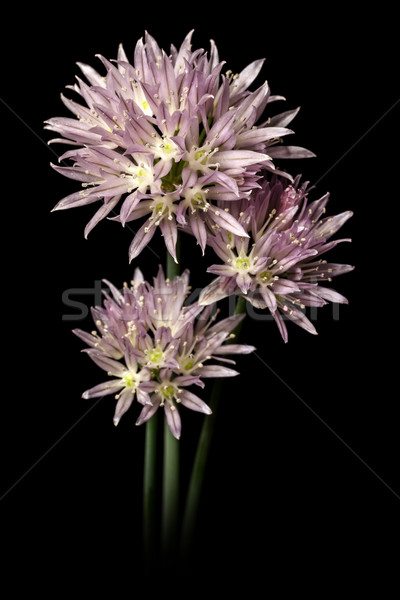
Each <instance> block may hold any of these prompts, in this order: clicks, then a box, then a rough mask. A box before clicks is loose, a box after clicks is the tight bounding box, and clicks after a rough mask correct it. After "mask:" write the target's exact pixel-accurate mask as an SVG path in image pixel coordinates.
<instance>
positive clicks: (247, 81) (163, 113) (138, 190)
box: [46, 32, 313, 260]
mask: <svg viewBox="0 0 400 600" xmlns="http://www.w3.org/2000/svg"><path fill="white" fill-rule="evenodd" d="M191 35H192V32H190V33H189V34H188V35H187V36H186V38H185V40H184V41H183V43H182V45H181V47H180V48H179V50H177V49H176V48H175V47H174V46H172V47H171V52H170V54H169V55H167V54H166V53H165V52H164V51H163V50H162V49H161V48H160V47H159V46H158V44H157V42H156V41H155V39H154V38H153V37H152V36H151V35H149V34H148V33H146V35H145V40H144V42H143V40H142V39H140V40H139V41H138V42H137V44H136V47H135V50H134V59H133V64H131V63H130V62H129V60H128V58H127V56H126V54H125V51H124V49H123V47H122V46H120V47H119V50H118V56H117V60H115V61H113V62H110V61H108V60H106V59H105V58H104V57H102V56H100V57H99V58H100V60H101V61H102V63H103V66H104V67H105V71H106V72H105V75H104V76H103V75H101V74H99V73H98V72H97V71H96V70H95V69H93V68H92V67H90V66H89V65H86V64H80V63H78V65H79V67H80V69H81V71H82V73H83V75H84V76H85V78H86V80H87V81H88V83H86V82H84V81H83V80H82V79H80V78H78V79H77V83H76V84H75V85H74V86H69V87H70V88H71V89H72V90H74V91H75V92H76V93H77V94H78V95H79V96H80V97H81V101H80V102H76V101H75V100H71V99H69V98H66V97H64V96H62V100H63V102H64V104H65V106H66V107H67V108H68V109H69V110H70V111H71V112H72V113H74V115H75V118H66V117H57V118H52V119H49V120H48V121H46V128H47V129H49V130H51V131H54V132H56V133H58V134H59V135H61V136H62V137H61V138H56V139H54V140H52V142H59V143H66V144H70V145H71V146H72V149H71V150H69V151H67V152H66V153H64V154H63V155H62V156H61V157H60V160H61V161H62V162H65V161H71V162H72V165H71V166H57V165H52V166H53V167H54V169H56V171H58V172H59V173H62V174H63V175H65V176H67V177H69V178H72V179H75V180H77V181H79V182H80V183H81V184H82V189H81V190H79V191H77V192H74V193H72V194H70V195H69V196H67V197H65V198H63V199H62V200H61V201H60V202H59V203H58V204H57V205H56V206H55V208H54V210H63V209H67V208H71V207H76V206H82V205H86V204H90V203H94V202H97V201H102V205H101V207H100V208H99V209H98V210H97V212H96V213H95V214H94V216H93V218H92V219H91V220H90V221H89V223H88V224H87V226H86V229H85V236H87V235H88V233H89V232H90V231H91V230H92V229H93V227H94V226H95V225H97V224H98V223H99V221H100V220H101V219H104V218H105V217H107V216H108V215H113V214H114V215H116V216H115V217H113V218H114V220H118V221H120V222H121V223H122V225H125V223H127V222H129V221H132V220H134V219H139V218H143V217H146V220H145V222H144V223H143V224H142V226H141V227H140V229H139V230H138V231H137V233H136V235H135V237H134V239H133V240H132V243H131V246H130V250H129V256H130V259H131V260H132V259H133V258H135V257H136V256H138V254H139V253H140V252H141V250H142V249H143V248H144V246H145V245H147V244H148V242H149V241H150V239H151V238H152V236H153V235H154V233H155V231H156V230H157V229H158V227H159V228H160V230H161V233H162V235H163V237H164V240H165V244H166V247H167V249H168V251H169V252H170V253H171V255H172V256H173V257H174V258H175V260H176V251H175V247H176V239H177V230H178V228H183V229H185V228H186V229H188V230H189V231H190V233H192V234H193V235H194V236H195V238H196V240H197V242H198V244H199V245H200V247H201V248H202V250H203V252H204V249H205V247H206V245H207V243H208V240H209V239H210V238H211V239H212V237H213V235H214V234H215V233H216V232H218V231H219V230H223V231H227V232H230V233H231V234H234V235H239V236H244V237H246V235H247V233H246V231H245V230H244V229H243V226H242V224H241V223H240V222H239V221H238V219H237V218H236V217H235V216H234V212H231V210H230V205H231V204H232V205H234V204H236V202H234V201H240V200H241V199H247V198H248V195H249V193H250V191H251V190H252V189H254V188H255V187H257V186H258V180H259V177H260V175H259V171H260V169H261V168H263V169H267V170H269V171H274V170H275V172H276V169H275V165H274V163H273V159H275V158H296V157H301V158H303V157H308V156H313V154H312V153H311V152H309V151H308V150H305V149H304V148H298V147H296V146H283V145H282V144H281V142H282V137H284V136H286V135H288V134H290V133H293V132H292V131H291V130H290V129H288V128H287V125H288V124H289V123H290V122H291V120H292V119H293V118H294V116H295V115H296V113H297V109H296V110H289V111H286V112H284V113H281V114H279V115H277V116H275V117H272V118H269V119H267V120H265V121H264V122H261V123H260V122H259V119H260V117H261V115H262V114H263V112H264V109H265V107H266V105H267V104H268V103H269V102H272V101H274V100H277V99H283V98H282V97H280V96H272V95H271V94H270V89H269V86H268V84H267V82H265V83H264V84H262V85H261V86H260V87H259V88H258V89H256V90H255V91H254V92H250V91H248V88H249V86H250V85H251V84H252V83H253V81H254V80H255V79H256V77H257V75H258V74H259V72H260V70H261V67H262V64H263V60H256V61H254V62H252V63H251V64H249V65H248V66H247V67H246V68H245V69H243V71H241V73H239V74H236V75H234V74H233V73H232V72H230V71H228V72H226V73H225V74H223V73H222V69H223V65H224V63H223V62H221V61H220V60H219V56H218V51H217V48H216V46H215V44H214V42H211V51H210V53H209V55H207V53H206V52H205V51H204V50H201V49H200V50H195V51H192V50H191ZM81 102H82V103H81ZM66 164H67V165H68V162H66ZM280 173H283V172H280ZM288 177H289V178H290V176H288ZM221 203H224V204H226V206H225V209H224V210H221V208H220V206H221ZM119 204H120V207H119V214H118V213H117V212H115V210H116V207H117V205H119ZM228 204H229V205H228Z"/></svg>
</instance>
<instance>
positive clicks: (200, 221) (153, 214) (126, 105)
mask: <svg viewBox="0 0 400 600" xmlns="http://www.w3.org/2000/svg"><path fill="white" fill-rule="evenodd" d="M191 35H192V32H190V33H189V34H188V35H187V36H186V38H185V39H184V41H183V43H182V45H181V47H180V48H179V49H176V48H175V47H174V46H171V51H170V54H169V55H167V54H166V53H165V52H164V50H162V49H161V48H160V47H159V46H158V44H157V42H156V41H155V39H154V38H153V37H152V36H151V35H149V34H148V33H146V35H145V38H144V41H143V39H140V40H139V41H138V42H137V44H136V47H135V50H134V57H133V64H131V63H130V62H129V60H128V58H127V56H126V54H125V51H124V49H123V47H122V46H120V47H119V50H118V56H117V59H116V60H115V61H112V62H110V61H108V60H106V59H105V58H104V57H102V56H100V57H99V58H100V60H101V62H102V63H103V66H104V68H105V74H104V75H101V74H100V73H98V72H97V71H96V70H94V69H93V68H92V67H90V66H89V65H86V64H81V63H78V65H79V67H80V69H81V71H82V73H83V75H84V77H85V78H86V80H87V82H88V83H85V82H84V81H83V80H82V79H80V78H77V83H76V84H75V85H73V86H69V88H70V89H72V90H73V91H74V92H76V93H77V94H78V95H79V96H80V100H79V102H76V101H75V100H71V99H69V98H66V97H64V96H62V100H63V102H64V104H65V106H66V107H67V108H68V109H69V110H70V111H71V112H72V113H74V115H75V118H65V117H58V118H53V119H50V120H48V121H46V128H47V129H49V130H51V131H54V132H56V133H57V134H59V135H61V136H62V137H59V138H56V139H54V140H51V141H52V142H58V143H64V144H68V145H70V146H71V147H72V148H71V149H69V150H68V151H67V152H65V153H64V154H63V155H62V156H61V157H60V161H61V162H62V163H64V162H65V166H64V165H63V166H59V165H52V166H53V167H54V169H55V170H56V171H58V172H59V173H61V174H63V175H65V176H67V177H69V178H71V179H74V180H77V181H79V182H80V183H81V184H82V189H80V190H79V191H77V192H74V193H72V194H70V195H69V196H67V197H66V198H63V199H62V200H61V201H60V202H59V203H58V204H57V205H56V206H55V208H54V210H63V209H67V208H71V207H76V206H83V205H87V204H91V203H94V202H97V201H100V202H101V203H102V204H101V206H100V208H99V209H98V210H97V212H96V213H95V214H94V216H93V217H92V219H91V220H90V221H89V223H88V224H87V226H86V229H85V236H87V235H88V234H89V232H90V231H91V230H92V229H93V227H95V226H96V225H97V224H98V223H99V221H101V220H102V219H104V218H105V217H108V218H110V219H111V220H114V221H119V222H120V223H121V224H122V225H125V224H126V223H128V222H130V221H134V220H137V219H142V220H143V222H142V224H141V226H140V228H139V229H138V231H137V233H136V234H135V236H134V238H133V240H132V242H131V245H130V249H129V257H130V260H132V259H134V258H136V257H137V256H138V255H139V254H140V252H141V251H142V249H143V248H144V247H145V246H146V245H147V244H148V243H149V242H150V240H151V239H152V237H153V235H154V234H155V232H156V230H157V229H158V228H159V229H160V231H161V234H162V236H163V237H164V241H165V245H166V248H167V250H168V252H169V253H170V254H171V256H172V257H173V258H174V260H175V261H176V262H178V260H177V256H176V244H177V238H178V231H183V232H185V233H189V234H190V235H192V236H194V238H195V239H196V241H197V243H198V245H199V246H200V248H201V250H202V252H203V254H204V252H205V249H206V247H207V246H208V247H210V248H212V249H213V250H214V251H215V253H216V254H217V256H218V257H219V258H220V259H221V260H222V264H215V265H212V266H210V267H209V269H208V271H209V272H210V273H213V274H215V275H217V278H216V279H215V280H214V281H212V282H211V283H210V285H208V286H207V287H206V288H205V289H204V290H203V291H202V293H201V295H200V299H199V301H198V302H196V303H194V304H192V305H190V306H184V302H185V299H186V298H187V295H188V291H189V287H188V277H189V276H188V272H185V273H184V274H183V275H182V276H180V277H177V278H175V279H174V280H172V281H169V280H168V279H165V277H164V274H163V272H162V270H160V271H159V273H158V275H157V277H156V278H155V280H154V285H153V286H152V285H150V284H149V283H147V282H145V281H144V280H143V277H142V275H141V273H140V271H138V270H136V271H135V278H134V280H133V282H132V285H131V287H128V286H125V287H124V289H123V290H122V291H119V290H117V289H116V288H115V287H114V286H113V285H112V284H110V283H108V282H107V283H108V285H109V288H110V293H107V294H106V299H105V302H104V307H103V308H102V307H96V308H95V309H93V315H94V320H95V323H96V327H97V331H96V332H93V333H91V334H89V333H86V332H84V331H82V330H79V329H78V330H75V333H76V334H77V335H78V336H79V337H80V338H82V339H83V340H84V341H85V342H86V343H87V344H88V345H89V349H87V350H86V351H87V353H88V354H89V356H90V357H91V358H92V359H93V360H94V362H95V363H96V364H98V365H99V366H100V367H101V368H103V369H104V370H105V371H106V372H107V373H108V375H109V376H111V377H113V379H108V380H107V381H106V382H104V383H101V384H99V385H97V386H95V387H94V388H92V389H90V390H88V391H86V392H85V393H84V397H85V398H93V397H97V396H103V395H107V394H116V399H117V401H118V402H117V406H116V411H115V417H114V422H115V424H117V423H118V421H119V419H120V418H121V416H122V415H123V414H124V413H125V412H126V411H127V410H128V408H129V407H130V405H131V404H132V401H133V400H134V398H136V400H137V401H138V403H139V404H140V405H142V407H143V408H142V410H141V412H140V415H139V417H138V420H137V424H141V423H143V422H145V421H147V420H148V419H149V418H150V417H151V416H152V415H153V414H154V413H155V412H156V411H157V409H158V408H159V407H160V406H162V407H164V409H165V414H166V419H167V421H168V424H169V427H170V429H171V431H172V433H173V435H174V436H175V437H177V438H179V436H180V431H181V420H180V415H179V411H178V410H177V405H178V404H182V405H183V406H186V407H187V408H190V409H192V410H196V411H200V412H203V413H209V412H210V409H209V407H208V406H207V405H206V404H205V403H204V402H203V401H202V400H201V399H200V398H199V397H198V396H196V395H195V394H194V393H193V392H192V391H189V390H188V389H187V388H188V387H190V386H193V385H194V386H200V387H202V386H203V385H204V384H203V382H202V378H207V377H229V376H232V375H236V374H237V372H236V371H234V370H232V369H231V368H230V367H227V366H224V365H218V364H215V363H212V364H209V361H211V360H219V361H227V362H228V363H232V362H233V361H232V360H231V359H226V358H223V356H224V355H226V354H237V353H239V354H240V353H248V352H251V351H252V350H254V348H253V347H252V346H246V345H239V344H231V343H230V344H225V342H226V341H227V340H228V339H229V337H230V335H231V332H232V330H233V329H234V328H235V327H236V325H237V324H238V323H239V321H240V320H241V319H242V318H243V315H242V316H233V317H230V318H228V319H224V320H222V321H221V322H219V323H214V321H215V314H216V313H215V311H214V303H215V302H217V301H218V300H221V299H222V298H225V297H226V296H230V295H237V296H243V297H245V298H246V299H247V300H248V301H249V302H250V303H251V304H252V305H254V306H255V307H257V308H258V309H267V310H269V311H270V313H271V314H272V315H273V317H274V319H275V321H276V323H277V324H278V327H279V330H280V332H281V335H282V337H283V339H284V340H285V341H287V329H286V324H285V317H287V318H288V319H290V320H292V321H294V322H295V323H297V324H298V325H300V326H301V327H303V328H304V329H306V330H307V331H309V332H310V333H316V331H315V328H314V326H313V324H312V323H311V322H310V321H309V320H308V319H307V317H306V315H305V313H304V309H305V308H306V307H310V306H312V307H314V306H322V305H324V304H325V303H326V302H327V301H332V302H339V303H343V302H346V299H345V298H344V297H343V296H342V295H341V294H339V293H337V292H335V291H333V290H331V289H329V288H327V287H325V286H324V285H320V284H321V283H323V282H325V281H330V280H331V278H332V277H333V276H336V275H339V274H342V273H346V272H348V271H350V270H351V269H352V268H353V267H351V266H350V265H341V264H336V263H328V262H327V261H326V260H324V259H321V258H320V257H321V256H322V255H324V254H325V253H326V252H327V251H328V250H330V249H332V248H333V247H334V246H335V245H336V244H338V243H339V242H340V241H344V240H336V241H333V240H331V238H332V236H333V235H334V234H335V233H336V231H337V230H338V229H339V228H340V227H341V226H342V225H343V224H344V223H345V222H346V220H347V219H348V218H349V217H350V216H351V214H352V213H351V212H350V211H347V212H344V213H342V214H339V215H336V216H334V217H326V216H324V215H325V210H326V208H325V207H326V204H327V202H328V197H329V196H328V194H327V195H325V196H323V197H322V198H320V199H319V200H316V201H313V202H309V201H308V197H307V196H308V184H307V183H303V184H301V182H300V178H299V177H296V178H295V179H293V178H292V177H291V176H290V175H289V174H288V173H287V172H285V171H283V170H279V169H277V168H276V166H275V164H274V161H275V160H276V159H285V158H307V157H310V156H314V155H313V154H312V152H310V151H308V150H306V149H304V148H300V147H297V146H286V145H284V144H283V143H282V138H284V137H285V136H286V135H288V134H291V133H293V131H292V130H291V129H288V127H287V126H288V125H289V124H290V123H291V121H292V120H293V118H294V117H295V116H296V114H297V112H298V109H294V110H288V111H286V112H283V113H280V114H278V115H276V116H272V117H269V118H267V119H266V120H265V117H264V120H261V117H262V115H263V113H264V110H265V109H266V107H267V105H268V104H269V103H271V102H273V101H276V100H283V99H284V98H282V97H281V96H273V95H271V94H270V89H269V86H268V84H267V82H265V83H263V84H262V85H261V86H260V87H258V89H256V90H255V91H253V92H251V91H249V89H248V88H249V86H250V85H251V84H252V83H253V82H254V81H255V79H256V78H257V76H258V74H259V73H260V70H261V67H262V65H263V60H262V59H260V60H256V61H254V62H252V63H250V64H249V65H248V66H247V67H246V68H245V69H243V71H241V72H240V73H238V74H236V75H235V74H233V73H232V72H231V71H227V72H225V73H223V72H222V70H223V66H224V62H221V61H220V60H219V56H218V51H217V48H216V46H215V44H214V43H213V42H212V41H211V49H210V52H209V54H207V53H206V52H205V51H204V50H202V49H199V50H195V51H192V50H191ZM68 161H69V162H68ZM117 206H118V209H117ZM118 211H119V212H118ZM110 215H115V216H110Z"/></svg>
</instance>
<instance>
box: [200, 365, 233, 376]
mask: <svg viewBox="0 0 400 600" xmlns="http://www.w3.org/2000/svg"><path fill="white" fill-rule="evenodd" d="M199 375H200V377H235V376H236V375H239V373H238V371H234V370H233V369H229V368H228V367H221V366H220V365H205V366H204V367H202V368H201V369H199Z"/></svg>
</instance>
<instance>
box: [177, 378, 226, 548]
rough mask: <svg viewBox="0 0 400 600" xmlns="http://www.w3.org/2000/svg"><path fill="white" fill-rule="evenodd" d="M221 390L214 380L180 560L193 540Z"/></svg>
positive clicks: (185, 517) (191, 484) (218, 381)
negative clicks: (209, 413) (210, 411)
mask: <svg viewBox="0 0 400 600" xmlns="http://www.w3.org/2000/svg"><path fill="white" fill-rule="evenodd" d="M221 390H222V380H221V379H216V380H215V382H214V385H213V388H212V392H211V398H210V401H209V406H210V408H211V410H212V414H211V415H207V416H206V417H205V418H204V423H203V427H202V429H201V433H200V438H199V443H198V446H197V451H196V456H195V459H194V463H193V468H192V474H191V477H190V482H189V489H188V493H187V497H186V505H185V512H184V515H183V524H182V535H181V555H182V558H185V557H187V556H188V553H189V552H190V547H191V543H192V540H193V534H194V530H195V527H196V519H197V514H198V511H199V505H200V498H201V491H202V488H203V481H204V475H205V470H206V465H207V459H208V455H209V453H210V447H211V440H212V437H213V433H214V429H215V422H216V416H217V408H218V400H219V397H220V395H221Z"/></svg>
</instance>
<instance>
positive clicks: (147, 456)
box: [143, 413, 158, 566]
mask: <svg viewBox="0 0 400 600" xmlns="http://www.w3.org/2000/svg"><path fill="white" fill-rule="evenodd" d="M157 421H158V419H157V413H156V414H155V415H153V416H152V418H151V419H150V420H149V421H147V423H146V436H145V447H144V471H143V542H144V552H145V559H146V565H147V566H150V565H151V564H152V563H153V561H154V558H155V554H156V549H157V485H156V478H157V429H158V427H157Z"/></svg>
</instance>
